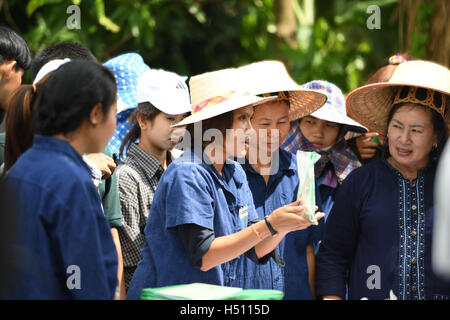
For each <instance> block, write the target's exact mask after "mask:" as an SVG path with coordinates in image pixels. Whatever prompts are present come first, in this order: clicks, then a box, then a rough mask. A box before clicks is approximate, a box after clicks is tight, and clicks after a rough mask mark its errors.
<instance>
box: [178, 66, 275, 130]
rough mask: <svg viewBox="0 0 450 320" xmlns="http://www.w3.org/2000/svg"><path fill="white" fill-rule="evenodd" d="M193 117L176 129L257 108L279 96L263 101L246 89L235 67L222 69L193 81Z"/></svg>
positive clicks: (194, 78)
mask: <svg viewBox="0 0 450 320" xmlns="http://www.w3.org/2000/svg"><path fill="white" fill-rule="evenodd" d="M189 87H190V93H191V108H192V111H191V112H192V114H191V115H190V116H189V117H187V118H185V119H184V120H183V121H181V122H179V123H178V124H176V125H175V126H182V125H186V124H190V123H194V122H198V121H202V120H206V119H209V118H213V117H216V116H218V115H221V114H224V113H227V112H229V111H233V110H236V109H239V108H242V107H245V106H248V105H257V104H259V103H263V102H266V101H269V100H273V99H275V98H276V97H270V98H260V97H257V96H255V95H253V94H250V93H249V92H248V91H246V90H245V88H244V86H243V84H242V81H241V79H240V77H239V73H238V72H237V71H236V69H235V68H228V69H222V70H217V71H212V72H207V73H203V74H200V75H196V76H193V77H191V78H190V79H189Z"/></svg>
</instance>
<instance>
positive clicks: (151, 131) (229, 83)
mask: <svg viewBox="0 0 450 320" xmlns="http://www.w3.org/2000/svg"><path fill="white" fill-rule="evenodd" d="M28 69H29V70H30V71H31V77H32V84H24V85H21V79H22V76H23V74H24V72H26V70H28ZM0 107H1V114H0V116H1V119H0V122H1V123H2V127H1V128H2V129H1V130H0V131H2V133H0V155H1V157H0V160H1V165H2V167H1V172H2V178H1V194H0V196H1V197H2V199H1V206H2V213H1V216H2V223H1V225H3V226H6V227H2V230H5V231H8V232H4V233H3V232H2V234H3V237H4V239H2V240H3V241H0V242H1V243H2V245H1V246H0V249H1V251H2V252H1V261H2V262H1V267H2V272H0V273H1V274H2V277H1V278H0V281H1V284H0V287H1V288H0V297H1V298H2V299H125V298H126V299H139V298H140V296H141V292H142V290H143V289H145V288H155V287H162V286H169V285H175V284H185V283H193V282H201V283H210V284H217V285H223V286H232V287H240V288H244V289H276V290H281V291H283V293H284V298H285V299H304V300H311V299H362V298H368V299H389V298H390V297H391V296H392V293H393V294H394V295H395V296H396V297H397V298H398V299H405V300H410V299H412V300H415V299H449V298H450V282H449V281H448V280H447V279H444V278H442V277H441V275H439V274H437V273H436V272H435V270H434V268H433V262H432V261H433V259H432V257H431V254H432V242H433V229H434V223H433V222H434V211H435V210H434V207H435V199H434V194H435V191H434V190H435V187H434V180H435V177H436V168H437V164H438V162H439V159H440V156H441V153H442V151H443V149H444V146H445V144H446V141H447V137H448V126H449V118H450V117H449V113H448V109H449V107H450V71H449V70H448V69H447V68H445V67H443V66H441V65H438V64H436V63H433V62H429V61H422V60H417V59H413V58H412V57H410V56H407V55H395V56H392V57H391V58H390V59H388V61H387V63H386V65H385V66H381V68H380V69H379V70H378V71H377V72H375V73H374V74H373V75H372V76H371V77H370V78H369V79H368V81H367V83H366V84H365V85H363V86H362V87H360V88H357V89H355V90H353V91H352V92H350V94H349V95H348V96H347V98H345V97H344V95H343V93H342V91H341V89H340V88H339V87H337V86H336V85H335V84H333V83H330V82H328V81H325V80H312V81H310V82H308V83H306V84H303V85H299V84H297V83H296V82H295V81H294V80H292V78H291V77H290V75H289V73H288V71H287V70H286V68H285V66H284V65H283V63H281V62H279V61H260V62H255V63H252V64H249V65H245V66H237V67H231V66H230V67H229V68H226V69H221V70H213V71H210V72H206V73H203V74H199V75H193V76H190V77H189V80H188V82H186V79H185V78H184V77H182V76H180V75H178V74H176V73H174V72H171V71H167V70H162V69H154V68H152V67H151V66H149V65H147V64H146V63H145V62H144V60H143V58H142V57H141V56H140V55H139V54H137V53H124V54H121V55H119V56H117V57H114V58H112V59H110V60H108V61H106V62H105V63H103V64H102V63H100V62H99V61H97V59H96V58H95V57H94V55H93V54H92V53H91V52H90V51H89V49H88V48H86V47H85V46H83V45H81V44H78V43H72V42H59V43H56V44H53V45H50V46H49V47H47V48H45V49H43V50H42V51H41V52H39V53H37V54H36V55H35V57H33V58H32V55H31V53H30V50H29V49H28V47H27V44H26V42H25V41H24V40H23V39H22V38H21V37H20V36H19V35H17V34H16V33H15V32H14V31H12V30H10V29H8V28H6V27H0ZM303 152H316V153H318V154H319V155H320V159H319V160H318V161H317V162H316V163H315V165H314V175H315V181H314V185H315V200H316V202H315V204H316V208H315V210H316V213H315V216H314V218H315V219H311V217H309V216H308V215H307V214H306V212H305V211H306V210H305V205H306V204H304V203H301V202H300V200H298V190H299V184H300V181H299V166H301V165H302V163H298V161H297V155H299V154H301V153H303ZM373 270H375V271H376V272H379V275H378V278H376V281H375V282H374V283H371V282H370V281H369V277H370V276H371V275H372V272H373Z"/></svg>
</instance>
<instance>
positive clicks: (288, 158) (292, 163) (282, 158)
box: [237, 148, 297, 175]
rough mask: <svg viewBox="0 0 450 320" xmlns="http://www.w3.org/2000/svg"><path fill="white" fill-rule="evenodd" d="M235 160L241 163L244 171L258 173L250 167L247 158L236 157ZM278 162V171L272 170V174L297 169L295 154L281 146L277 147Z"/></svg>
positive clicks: (292, 171) (280, 173) (286, 172)
mask: <svg viewBox="0 0 450 320" xmlns="http://www.w3.org/2000/svg"><path fill="white" fill-rule="evenodd" d="M237 161H238V162H239V163H242V167H243V168H244V170H245V172H251V173H253V174H259V173H258V172H256V170H255V169H254V168H253V167H252V165H251V164H250V162H249V161H248V159H247V158H245V159H237ZM278 164H279V166H278V171H276V172H272V175H284V174H292V173H294V172H295V171H296V170H297V158H296V157H295V155H293V154H292V153H290V152H288V151H286V150H283V149H281V148H278ZM272 167H273V165H272Z"/></svg>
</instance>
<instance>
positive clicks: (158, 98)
mask: <svg viewBox="0 0 450 320" xmlns="http://www.w3.org/2000/svg"><path fill="white" fill-rule="evenodd" d="M136 100H137V103H138V104H139V103H142V102H150V103H151V104H152V105H153V106H154V107H156V108H157V109H159V110H160V111H162V112H164V113H167V114H170V115H177V114H183V113H187V112H189V113H190V112H191V102H190V97H189V89H188V87H187V85H186V82H185V81H184V80H183V78H182V77H181V76H179V75H178V74H176V73H174V72H170V71H165V70H162V69H150V70H147V71H145V72H144V73H143V74H142V76H141V77H140V78H139V80H138V83H137V88H136Z"/></svg>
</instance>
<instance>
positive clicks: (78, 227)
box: [6, 135, 118, 299]
mask: <svg viewBox="0 0 450 320" xmlns="http://www.w3.org/2000/svg"><path fill="white" fill-rule="evenodd" d="M6 183H7V184H9V185H10V186H11V188H12V190H13V191H14V193H15V195H16V196H17V199H16V201H17V206H18V212H17V219H18V220H17V222H18V233H17V237H16V238H17V239H16V248H15V250H17V252H20V255H21V260H20V268H19V269H18V270H17V274H16V277H17V279H16V281H15V284H14V288H13V289H12V291H11V292H10V296H9V297H7V298H13V299H112V298H114V294H115V289H116V285H117V263H118V257H117V251H116V247H115V245H114V242H113V239H112V236H111V231H110V226H109V223H108V221H107V219H106V217H105V215H104V214H103V210H102V207H101V202H100V198H99V195H98V192H97V190H96V188H95V186H94V184H93V182H92V179H91V171H90V169H89V167H88V166H87V165H86V164H85V162H84V161H83V159H82V157H81V156H80V155H79V154H78V153H77V151H76V150H75V149H74V148H73V147H72V146H71V145H70V144H69V143H68V142H66V141H64V140H61V139H57V138H53V137H49V136H41V135H35V136H34V143H33V146H32V147H31V148H30V149H29V150H27V151H26V152H25V153H24V154H23V155H22V156H21V157H20V158H19V159H18V160H17V162H16V163H15V164H14V166H13V167H12V168H11V170H10V171H9V172H8V174H7V176H6Z"/></svg>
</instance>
